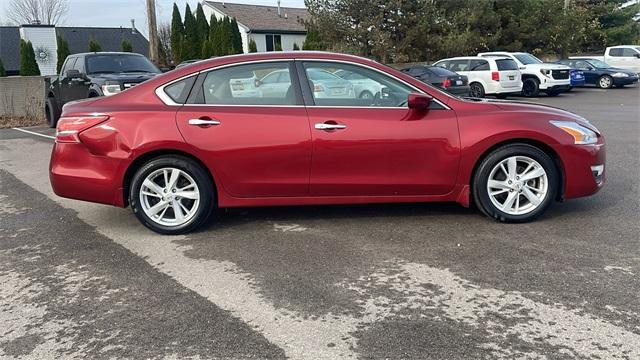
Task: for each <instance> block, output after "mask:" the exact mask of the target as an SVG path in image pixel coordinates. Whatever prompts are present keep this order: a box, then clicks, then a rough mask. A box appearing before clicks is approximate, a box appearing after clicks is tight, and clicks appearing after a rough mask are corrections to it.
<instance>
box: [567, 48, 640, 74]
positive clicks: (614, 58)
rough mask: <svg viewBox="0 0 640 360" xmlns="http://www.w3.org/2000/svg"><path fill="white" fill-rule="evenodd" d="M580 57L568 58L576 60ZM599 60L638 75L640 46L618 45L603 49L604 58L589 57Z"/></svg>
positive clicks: (639, 71) (639, 69) (639, 70)
mask: <svg viewBox="0 0 640 360" xmlns="http://www.w3.org/2000/svg"><path fill="white" fill-rule="evenodd" d="M576 58H580V57H573V56H572V57H569V59H576ZM589 58H591V59H596V60H600V61H602V62H605V63H607V64H609V65H611V66H612V67H615V68H617V69H623V70H628V71H632V72H634V73H636V74H640V45H618V46H610V47H608V48H606V49H605V51H604V56H589Z"/></svg>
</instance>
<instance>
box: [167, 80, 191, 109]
mask: <svg viewBox="0 0 640 360" xmlns="http://www.w3.org/2000/svg"><path fill="white" fill-rule="evenodd" d="M195 80H196V76H195V75H193V76H191V77H188V78H186V79H182V80H180V81H177V82H174V83H173V84H171V85H169V86H167V87H165V88H164V92H165V93H166V94H167V96H169V97H170V98H171V100H173V101H174V102H176V103H178V104H184V103H185V102H186V101H187V97H188V96H189V91H191V87H192V86H193V83H194V82H195Z"/></svg>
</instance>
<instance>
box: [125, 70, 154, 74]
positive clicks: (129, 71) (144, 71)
mask: <svg viewBox="0 0 640 360" xmlns="http://www.w3.org/2000/svg"><path fill="white" fill-rule="evenodd" d="M133 72H143V73H150V72H152V71H149V70H126V71H123V72H122V73H133Z"/></svg>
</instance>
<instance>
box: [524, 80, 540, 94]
mask: <svg viewBox="0 0 640 360" xmlns="http://www.w3.org/2000/svg"><path fill="white" fill-rule="evenodd" d="M538 94H540V82H539V81H538V80H537V79H534V78H527V79H524V80H523V81H522V96H526V97H536V96H538Z"/></svg>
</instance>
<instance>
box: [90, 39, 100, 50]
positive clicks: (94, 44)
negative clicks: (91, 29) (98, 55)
mask: <svg viewBox="0 0 640 360" xmlns="http://www.w3.org/2000/svg"><path fill="white" fill-rule="evenodd" d="M99 51H102V46H100V43H99V42H98V41H96V40H94V39H90V40H89V52H99Z"/></svg>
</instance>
